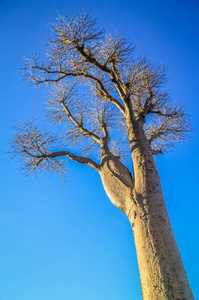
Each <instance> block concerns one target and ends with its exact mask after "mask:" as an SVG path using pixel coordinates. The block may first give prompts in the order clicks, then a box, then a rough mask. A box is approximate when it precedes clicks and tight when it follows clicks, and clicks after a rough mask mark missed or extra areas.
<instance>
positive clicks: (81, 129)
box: [12, 12, 191, 173]
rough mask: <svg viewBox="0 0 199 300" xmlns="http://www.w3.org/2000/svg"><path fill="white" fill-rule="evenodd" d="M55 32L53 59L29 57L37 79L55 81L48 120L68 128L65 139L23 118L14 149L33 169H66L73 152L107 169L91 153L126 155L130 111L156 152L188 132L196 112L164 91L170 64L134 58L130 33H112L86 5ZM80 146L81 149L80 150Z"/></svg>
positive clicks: (29, 75) (29, 70)
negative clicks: (104, 151)
mask: <svg viewBox="0 0 199 300" xmlns="http://www.w3.org/2000/svg"><path fill="white" fill-rule="evenodd" d="M51 33H52V34H51V38H50V39H49V41H48V43H47V48H46V59H45V60H40V59H39V57H36V56H33V57H32V58H28V59H25V67H24V70H25V74H26V79H27V80H28V81H29V82H30V83H33V84H35V85H36V86H37V85H41V84H43V83H45V84H47V86H48V88H49V90H50V93H49V97H48V100H47V108H48V114H47V116H48V120H49V121H50V122H51V123H60V124H62V125H63V126H64V131H65V133H64V134H63V135H62V136H61V137H60V138H59V139H58V137H57V136H55V135H52V134H51V133H48V132H41V131H40V130H39V129H38V127H37V126H35V125H34V123H33V122H29V123H25V124H22V123H21V124H19V126H18V127H17V128H16V133H15V136H14V137H13V139H12V141H13V152H14V154H20V155H21V157H22V159H21V161H22V162H23V164H24V168H25V169H26V170H27V172H28V173H31V172H34V171H35V169H36V168H37V169H39V168H40V169H41V170H43V171H46V170H50V171H53V172H54V171H58V172H60V173H63V171H64V160H63V157H65V156H66V157H69V158H70V159H73V160H75V161H77V162H80V163H83V164H87V165H90V166H91V167H93V168H94V169H96V170H99V169H100V164H99V163H98V162H96V161H95V160H94V159H91V158H90V157H88V156H89V155H92V156H93V154H94V153H95V152H96V153H102V151H101V150H102V149H104V147H108V148H109V150H110V151H111V152H112V153H113V154H114V155H116V156H118V157H119V158H121V157H122V155H124V154H125V151H126V150H127V152H128V153H130V149H129V140H128V134H127V128H126V123H127V113H128V112H130V116H131V122H132V124H135V123H137V124H139V126H140V127H141V128H142V130H143V131H144V133H145V136H146V138H147V140H148V143H149V144H150V147H151V151H152V153H153V154H160V153H164V152H165V151H167V150H168V149H169V148H172V147H173V146H174V144H175V143H176V142H178V141H183V140H185V139H186V138H187V137H188V134H189V133H190V131H191V127H190V123H189V119H188V117H187V116H186V114H185V113H184V110H183V109H182V107H181V106H180V105H179V104H175V103H174V102H173V101H172V100H171V98H170V95H169V93H168V92H166V91H165V90H164V86H165V83H166V69H165V67H164V66H161V65H160V66H159V65H156V64H152V63H151V62H150V61H148V60H147V59H146V58H143V59H141V58H139V59H136V58H134V47H133V46H132V45H131V44H130V43H129V42H128V40H127V38H126V37H125V35H116V34H115V35H107V34H105V32H104V30H98V29H97V26H96V19H92V18H91V17H90V16H89V14H86V13H84V12H82V13H80V14H79V15H76V16H73V17H72V18H71V19H70V20H68V19H66V18H64V17H61V16H59V17H58V22H57V23H56V24H55V25H53V26H52V29H51ZM118 140H120V143H119V142H118ZM75 145H78V147H77V148H78V149H77V150H75V151H78V154H79V155H75V154H74V147H75ZM66 148H67V149H68V150H70V151H65V150H63V149H66ZM53 149H58V151H54V150H53ZM100 155H101V154H100Z"/></svg>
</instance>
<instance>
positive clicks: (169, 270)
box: [100, 146, 194, 300]
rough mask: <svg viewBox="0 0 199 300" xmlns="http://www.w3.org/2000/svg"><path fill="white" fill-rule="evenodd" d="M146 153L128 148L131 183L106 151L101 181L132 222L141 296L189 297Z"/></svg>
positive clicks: (151, 299) (157, 298)
mask: <svg viewBox="0 0 199 300" xmlns="http://www.w3.org/2000/svg"><path fill="white" fill-rule="evenodd" d="M150 152H151V151H149V149H148V150H147V147H145V149H144V150H143V147H138V146H137V147H135V148H134V150H133V151H132V153H133V163H134V177H135V184H134V180H132V178H131V176H130V173H129V171H128V169H127V168H126V167H125V166H124V165H123V164H122V163H121V162H120V161H119V159H118V158H116V157H115V156H113V155H112V154H110V152H107V154H106V155H103V157H102V168H101V172H100V175H101V179H102V183H103V185H104V188H105V191H106V193H107V195H108V197H109V198H110V200H111V202H112V203H113V204H114V205H115V206H117V207H118V208H119V209H121V210H122V211H124V212H125V213H126V215H127V217H128V218H129V220H130V223H131V225H132V228H133V234H134V240H135V246H136V251H137V258H138V265H139V272H140V280H141V287H142V295H143V299H144V300H172V299H176V300H193V299H194V297H193V294H192V292H191V288H190V286H189V282H188V279H187V276H186V273H185V270H184V267H183V263H182V260H181V257H180V254H179V250H178V247H177V244H176V241H175V237H174V234H173V231H172V228H171V224H170V220H169V217H168V213H167V209H166V206H165V202H164V198H163V195H162V190H161V185H160V180H159V176H158V172H157V170H156V166H155V162H154V159H153V156H152V154H151V153H150Z"/></svg>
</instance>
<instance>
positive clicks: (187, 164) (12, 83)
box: [0, 0, 199, 300]
mask: <svg viewBox="0 0 199 300" xmlns="http://www.w3.org/2000/svg"><path fill="white" fill-rule="evenodd" d="M82 8H85V9H86V10H90V9H91V15H93V16H96V15H98V17H99V18H98V24H99V27H103V28H105V30H106V31H107V32H115V31H116V32H119V33H126V34H127V36H128V37H129V39H130V41H131V42H133V43H134V44H135V45H136V53H137V54H138V55H141V56H145V55H146V57H148V58H149V59H150V60H152V61H154V62H158V63H163V64H165V65H166V66H168V68H169V69H168V78H169V81H168V84H167V87H168V90H170V92H171V95H172V97H173V98H174V99H176V100H177V101H180V102H181V103H182V105H183V106H184V108H185V110H186V111H187V113H188V114H189V115H190V119H191V122H192V124H193V126H194V127H195V131H194V133H193V134H192V137H191V139H190V140H189V141H188V142H186V143H184V144H181V145H177V147H176V149H174V151H172V152H170V153H168V154H166V155H164V156H160V157H157V158H156V162H157V166H158V170H159V173H160V178H161V182H162V187H163V192H164V195H165V200H166V204H167V207H168V211H169V215H170V218H171V222H172V226H173V229H174V233H175V236H176V239H177V243H178V245H179V248H180V252H181V255H182V259H183V261H184V265H185V269H186V271H187V275H188V278H189V281H190V284H191V286H192V289H193V292H194V296H195V299H199V291H198V268H199V261H198V253H199V233H198V223H199V221H198V211H199V202H198V169H199V162H198V147H199V138H198V137H199V132H198V128H199V121H198V119H199V118H198V113H199V104H198V86H199V60H198V53H199V35H198V32H199V18H198V15H199V1H196V0H190V1H187V0H186V1H185V0H167V1H162V0H149V1H147V0H140V1H138V0H137V1H135V0H129V1H127V0H124V1H117V0H116V1H111V0H106V1H104V0H101V1H99V0H97V1H94V2H93V1H90V0H89V1H86V0H82V1H77V0H73V1H67V0H65V1H63V0H57V1H54V0H48V1H46V0H40V1H38V0H34V1H25V0H24V1H22V0H18V1H13V0H10V1H9V0H7V1H6V0H1V1H0V37H1V43H0V69H1V74H0V77H1V81H0V82H1V95H0V101H1V112H0V113H1V118H0V136H1V139H0V149H1V150H5V151H7V150H9V138H10V136H11V135H12V133H13V126H14V125H15V124H16V122H17V121H20V120H22V121H25V120H28V119H30V118H31V116H34V117H35V118H37V119H38V122H40V123H42V124H43V121H42V118H43V114H44V104H43V99H44V95H43V92H42V89H40V88H38V89H35V88H33V87H28V85H27V83H26V82H25V81H24V80H23V74H22V71H21V70H20V68H21V67H23V56H30V55H32V54H34V53H40V52H41V53H42V51H43V49H44V44H45V42H46V41H47V36H48V34H49V31H48V27H47V25H49V23H51V22H55V19H56V17H57V12H60V13H61V14H62V15H68V16H69V17H70V16H71V14H72V13H73V12H75V13H76V12H79V10H80V9H82ZM9 159H10V157H9V155H8V154H6V153H4V152H1V156H0V160H1V163H0V164H1V173H0V183H1V196H0V199H1V201H0V236H1V237H0V253H1V254H0V270H1V271H0V299H1V300H27V299H29V300H55V299H56V300H57V299H59V300H65V299H70V300H77V299H82V300H84V299H85V300H91V299H92V300H93V299H95V300H102V299H103V300H106V299H107V300H109V299H110V300H112V299H114V300H120V299H125V300H130V299H131V300H132V299H133V300H134V299H135V300H141V290H140V284H139V274H138V268H137V261H136V253H135V248H134V242H133V236H132V230H131V227H130V224H129V222H128V220H127V218H126V217H125V215H124V214H123V213H122V212H120V211H119V210H118V209H116V208H115V207H114V206H113V205H112V204H111V203H110V201H109V199H108V198H107V196H106V194H105V192H104V190H103V187H102V184H101V182H100V178H99V175H98V174H97V173H95V172H94V171H93V170H92V169H90V168H89V167H85V166H81V165H78V164H76V163H73V162H68V174H67V178H66V181H67V182H66V183H63V182H62V181H61V179H60V178H59V177H58V175H52V176H50V177H48V176H46V175H39V176H38V177H37V178H36V179H33V178H25V177H24V176H23V174H22V173H21V172H19V171H18V168H19V166H18V164H17V162H16V161H14V160H12V161H10V162H8V161H9Z"/></svg>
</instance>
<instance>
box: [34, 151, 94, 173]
mask: <svg viewBox="0 0 199 300" xmlns="http://www.w3.org/2000/svg"><path fill="white" fill-rule="evenodd" d="M60 156H67V157H68V158H70V159H71V160H73V161H76V162H78V163H80V164H84V165H87V166H90V167H92V168H93V169H94V170H96V171H97V172H99V171H100V165H99V164H97V163H96V162H95V161H94V160H92V159H91V158H88V157H83V156H78V155H75V154H73V153H71V152H69V151H58V152H51V153H46V154H43V155H36V157H37V158H39V159H45V158H56V157H60Z"/></svg>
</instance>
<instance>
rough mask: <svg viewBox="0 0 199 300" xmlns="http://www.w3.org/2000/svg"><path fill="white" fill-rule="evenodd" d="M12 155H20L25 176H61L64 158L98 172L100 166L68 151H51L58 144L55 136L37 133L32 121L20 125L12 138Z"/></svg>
mask: <svg viewBox="0 0 199 300" xmlns="http://www.w3.org/2000/svg"><path fill="white" fill-rule="evenodd" d="M11 141H12V154H13V155H14V156H16V155H20V156H21V158H20V162H21V163H22V164H23V167H22V169H23V170H25V172H26V174H27V175H28V174H31V173H35V170H36V169H37V170H40V171H42V172H46V171H49V172H53V173H54V172H58V173H59V174H60V175H61V176H63V175H64V173H65V172H66V170H65V162H64V157H68V158H70V159H72V160H74V161H77V162H79V163H81V164H85V165H89V166H91V167H92V168H94V169H95V170H97V171H99V168H100V166H99V165H98V164H97V163H96V162H94V161H93V160H92V159H90V158H87V157H82V156H77V155H75V154H73V153H71V152H69V151H61V150H60V151H53V152H52V150H51V149H54V147H55V144H57V143H58V142H59V140H58V138H57V136H56V135H52V134H50V133H48V132H46V131H44V132H41V131H39V129H38V127H37V126H35V125H33V121H31V122H27V123H20V124H19V125H18V127H17V128H16V132H15V135H14V137H13V138H12V140H11Z"/></svg>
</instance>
